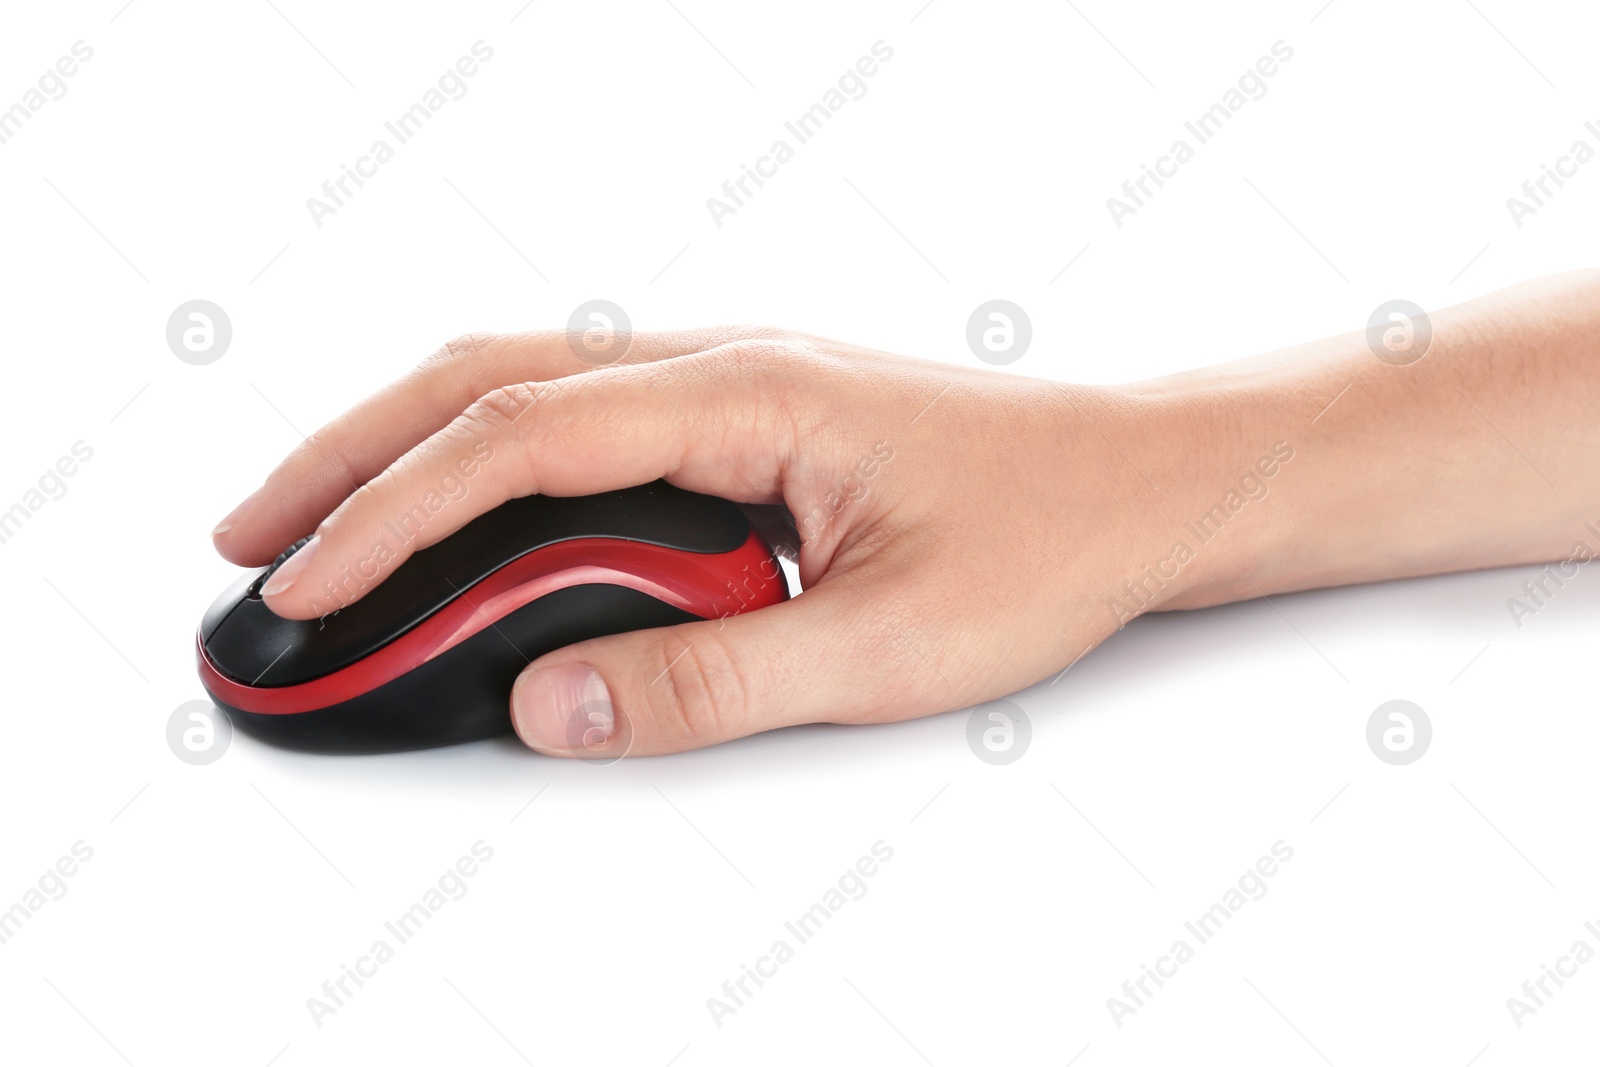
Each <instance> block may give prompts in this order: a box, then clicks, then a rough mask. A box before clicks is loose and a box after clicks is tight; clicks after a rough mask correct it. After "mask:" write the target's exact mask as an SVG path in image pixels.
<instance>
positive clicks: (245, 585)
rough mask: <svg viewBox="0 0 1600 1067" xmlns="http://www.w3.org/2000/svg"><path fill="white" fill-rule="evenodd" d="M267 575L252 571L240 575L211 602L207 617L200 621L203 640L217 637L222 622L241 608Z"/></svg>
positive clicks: (204, 616)
mask: <svg viewBox="0 0 1600 1067" xmlns="http://www.w3.org/2000/svg"><path fill="white" fill-rule="evenodd" d="M265 574H266V571H251V572H248V573H245V574H241V575H239V576H238V577H237V578H235V579H234V580H233V582H232V583H231V584H229V586H228V588H226V589H224V590H223V591H222V595H221V596H219V597H217V599H216V600H214V601H212V602H211V606H210V607H209V608H207V609H206V613H205V615H203V616H202V617H201V619H200V637H201V640H204V641H209V640H211V638H212V637H213V636H215V634H216V632H217V627H219V626H221V625H222V620H223V619H226V618H227V617H228V615H229V614H230V613H232V611H233V609H234V608H236V607H238V606H239V602H240V601H241V600H243V599H244V598H245V596H246V595H247V594H248V593H249V591H250V588H251V587H252V586H253V585H255V584H256V583H257V582H258V581H260V580H261V579H262V576H263V575H265Z"/></svg>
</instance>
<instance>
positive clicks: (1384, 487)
mask: <svg viewBox="0 0 1600 1067" xmlns="http://www.w3.org/2000/svg"><path fill="white" fill-rule="evenodd" d="M1431 323H1432V330H1433V338H1432V343H1431V346H1430V347H1429V348H1427V350H1426V352H1425V354H1423V355H1422V357H1421V358H1420V359H1417V360H1416V361H1415V362H1410V363H1408V364H1406V365H1394V363H1393V362H1386V361H1384V360H1380V359H1379V358H1377V357H1376V356H1375V355H1374V352H1373V350H1372V349H1371V348H1369V345H1368V339H1367V336H1366V334H1365V333H1356V334H1351V335H1347V336H1343V337H1335V338H1330V339H1328V340H1324V341H1318V342H1314V343H1311V344H1307V345H1303V346H1300V347H1297V348H1293V349H1289V350H1286V351H1283V352H1279V353H1275V354H1271V355H1265V356H1258V357H1254V358H1251V359H1246V360H1241V361H1238V362H1233V363H1225V364H1221V365H1218V366H1213V367H1207V368H1204V369H1200V370H1195V371H1190V372H1186V373H1183V374H1178V375H1173V376H1170V377H1166V378H1160V379H1156V380H1152V381H1146V382H1139V383H1135V384H1130V385H1122V386H1081V385H1070V384H1061V383H1056V382H1045V381H1037V380H1033V379H1028V378H1022V377H1017V376H1012V375H1006V374H999V373H995V372H989V371H981V370H970V369H964V368H959V367H950V366H945V365H943V364H937V363H927V362H922V361H918V360H914V359H907V358H904V357H900V356H894V355H889V354H887V353H883V352H877V351H872V350H869V349H864V348H858V347H856V346H853V345H849V344H843V343H840V342H836V341H829V340H825V339H822V338H817V337H810V336H806V335H803V334H798V333H792V332H787V331H776V330H766V329H750V328H726V329H718V330H704V331H690V332H683V333H664V334H651V335H643V334H640V335H636V336H635V337H634V338H633V339H632V345H631V347H630V348H629V349H628V352H627V355H626V357H625V358H624V359H622V360H621V361H619V362H618V363H616V364H614V365H609V366H605V367H599V368H596V367H594V366H591V364H590V363H588V362H586V361H585V360H584V359H580V358H578V356H577V355H575V352H574V349H573V348H572V347H571V346H569V344H568V339H567V337H566V336H565V335H562V334H556V333H551V334H527V335H521V336H513V337H467V338H464V339H462V340H460V341H458V342H453V343H451V344H448V345H445V346H444V347H443V348H441V349H440V350H439V351H438V352H437V353H435V354H434V355H432V356H430V357H429V358H428V359H427V360H425V361H424V362H423V363H422V364H421V365H420V366H419V367H418V368H417V369H416V370H415V371H413V372H412V373H411V374H409V375H407V376H406V377H405V378H403V379H401V380H400V381H398V382H395V383H394V384H392V385H390V386H389V387H388V388H386V389H384V390H383V391H381V392H379V393H378V394H377V395H375V396H373V397H372V398H370V399H369V400H367V401H365V402H364V403H362V404H361V405H359V406H357V407H356V408H354V409H353V410H352V411H350V412H348V413H347V414H345V415H343V416H341V417H340V418H339V419H337V420H335V421H334V422H333V423H331V424H329V425H328V426H326V427H324V428H323V429H321V430H319V431H318V432H317V433H315V434H313V435H312V436H311V438H309V439H308V440H307V441H306V442H304V443H303V444H302V445H301V446H300V447H298V448H296V449H295V450H294V452H292V453H291V454H290V455H289V457H288V458H287V459H286V460H284V462H283V463H282V464H281V465H280V466H279V467H278V468H277V469H276V470H275V471H273V473H272V474H271V476H270V477H269V478H268V479H267V481H266V484H265V485H264V486H263V487H262V488H261V489H260V490H258V491H257V492H256V493H254V494H252V495H251V496H250V497H249V498H248V499H247V500H246V501H245V502H244V503H243V504H241V505H240V506H239V507H238V508H237V509H235V511H234V512H233V513H232V514H230V515H229V516H228V517H227V518H226V519H225V520H223V522H222V524H221V525H219V526H218V528H217V530H216V532H215V534H214V539H215V543H216V546H217V549H218V551H219V552H221V554H222V555H223V556H225V557H226V558H227V559H229V560H231V561H233V562H234V563H238V564H241V565H245V566H261V565H264V564H266V563H269V562H270V561H271V560H272V559H273V557H274V556H276V555H277V554H278V553H279V552H280V551H281V550H282V549H283V547H284V546H285V545H288V544H290V543H291V542H293V541H295V540H296V539H298V538H300V537H303V536H306V535H309V534H312V533H315V534H316V535H317V540H316V541H315V542H313V544H312V545H311V546H308V547H307V549H304V550H302V551H300V552H299V553H297V554H296V555H295V556H293V557H292V558H291V560H290V561H289V562H288V563H287V564H285V565H284V566H283V567H282V568H280V569H279V571H278V572H277V573H276V574H275V575H274V580H273V581H272V582H271V583H269V585H268V586H267V588H266V590H265V599H266V601H267V604H268V605H269V606H270V607H271V608H272V610H273V611H275V612H277V613H278V614H280V615H283V616H285V617H288V618H299V619H304V618H315V617H317V616H320V615H323V614H326V613H327V612H329V611H331V610H333V609H334V608H336V607H338V606H339V601H338V600H336V599H334V598H331V597H329V596H328V595H327V594H326V593H325V592H324V589H325V586H324V583H325V582H331V581H334V580H337V579H338V578H339V577H340V576H341V573H343V572H341V567H353V566H356V565H357V564H358V563H359V562H360V561H361V560H362V559H363V558H365V557H368V556H369V555H370V546H371V545H372V544H373V543H374V542H375V541H376V540H377V539H378V530H379V529H380V527H382V525H383V524H384V523H385V522H386V521H389V520H390V519H392V518H394V517H397V516H400V515H402V514H403V513H405V512H407V511H408V510H409V509H410V508H411V507H412V506H413V505H414V504H415V503H417V502H418V501H419V500H420V499H422V497H423V496H424V494H427V493H428V492H429V490H437V488H438V487H439V486H440V484H441V481H444V480H446V479H448V478H449V476H450V475H451V474H452V473H453V472H454V471H455V470H456V469H457V465H458V464H460V463H461V462H462V461H463V460H465V459H467V458H468V457H471V456H474V455H476V456H479V457H481V456H482V454H483V450H484V449H485V448H489V449H492V458H491V459H489V460H487V461H484V462H481V463H479V464H478V465H477V467H476V470H475V473H474V474H473V476H472V477H471V479H470V481H469V482H468V485H469V489H468V491H467V492H466V493H465V495H462V496H460V498H459V499H456V500H452V501H450V502H449V503H448V504H446V506H445V507H444V508H443V509H442V510H440V511H439V512H438V513H437V514H436V515H434V516H433V517H432V518H431V519H430V520H429V522H428V524H427V525H426V526H425V527H424V529H423V531H422V533H421V535H420V536H418V537H417V538H416V539H415V540H413V541H412V542H411V543H410V544H409V545H405V546H402V547H401V548H400V549H399V551H398V552H396V553H395V554H394V555H393V556H392V558H390V559H388V560H387V562H385V563H384V564H383V565H382V566H381V567H377V570H376V573H375V575H374V576H373V577H372V578H370V579H369V580H366V581H364V583H358V584H360V585H361V588H359V589H354V590H350V589H349V585H348V584H347V591H346V592H345V593H344V594H343V596H344V598H345V599H346V600H349V599H351V598H353V597H354V596H357V595H361V594H364V593H365V592H366V591H369V590H370V588H371V587H372V586H373V585H376V584H377V582H379V581H381V580H382V578H383V576H385V575H387V574H388V573H390V572H391V571H392V570H393V569H394V567H395V566H397V565H398V564H399V563H400V562H401V561H402V560H403V559H404V558H405V555H407V554H409V552H410V551H414V550H415V549H418V548H422V547H425V546H427V545H429V544H432V543H433V542H435V541H437V540H439V539H441V538H443V537H445V536H447V535H449V534H450V533H451V532H452V531H454V530H456V529H458V528H459V527H460V526H462V525H463V524H465V523H466V522H467V521H468V520H470V519H472V518H473V517H475V516H477V515H479V514H481V513H483V512H484V511H487V510H489V509H490V508H492V507H494V506H495V505H497V504H499V503H501V502H502V501H504V500H506V499H509V498H513V497H519V496H524V495H527V494H530V493H546V494H551V495H556V496H570V495H577V494H585V493H594V492H600V491H603V490H608V489H617V488H622V487H626V486H630V485H637V484H640V483H643V482H647V481H650V480H652V479H654V478H658V477H664V478H666V479H667V480H668V481H670V482H672V483H674V484H675V485H679V486H682V487H684V488H687V489H692V490H697V491H699V492H704V493H711V494H715V495H718V496H723V497H727V498H729V499H732V500H736V501H740V502H742V503H744V504H748V505H754V506H756V507H757V509H758V510H757V512H756V514H757V515H758V516H760V517H761V518H762V519H763V520H770V519H771V517H772V516H773V515H774V514H777V515H782V516H783V517H785V518H788V516H791V515H792V516H793V519H792V520H791V521H792V522H793V525H792V526H790V527H789V542H790V544H789V546H788V547H790V548H791V549H793V548H797V549H798V560H797V562H798V566H799V572H800V580H801V583H802V586H803V588H804V590H805V591H804V592H803V593H802V594H800V595H799V596H797V597H796V598H794V599H793V600H791V601H789V602H787V603H784V604H781V605H778V606H775V607H770V608H763V609H760V610H757V611H753V612H750V613H748V614H745V615H741V616H737V617H735V618H731V619H727V620H720V621H719V620H712V621H706V622H696V623H690V624H687V625H683V626H675V627H671V628H667V629H659V630H648V631H641V632H637V633H630V634H623V635H619V636H615V637H607V638H601V639H599V640H594V641H586V642H583V643H580V644H577V645H572V646H569V647H567V648H563V649H560V650H558V651H556V652H552V653H550V654H549V655H547V656H545V657H543V658H541V659H540V660H538V661H537V662H535V663H534V664H532V665H531V666H530V667H529V668H528V669H527V670H526V671H525V672H524V673H523V675H522V677H521V678H520V679H519V680H518V682H517V685H516V688H515V690H514V692H513V695H512V717H513V721H514V722H515V724H516V729H517V732H518V734H519V735H520V736H521V737H522V739H523V740H524V741H525V742H526V743H527V744H528V745H530V746H531V747H533V748H534V749H537V750H538V751H540V752H544V753H547V754H550V755H557V756H570V755H580V756H590V757H606V756H610V755H616V754H619V753H620V752H621V751H624V750H625V751H629V752H631V753H632V754H635V755H639V754H657V753H667V752H676V751H681V750H684V749H690V748H697V747H700V746H703V745H710V744H715V743H718V742H721V741H726V740H729V739H731V738H736V737H741V736H744V735H747V734H751V733H755V732H758V731H762V730H768V729H772V728H774V727H779V726H788V725H792V724H797V723H809V722H844V723H863V722H885V721H893V720H899V719H907V718H913V717H917V716H921V715H928V714H932V713H936V712H941V711H947V710H951V709H956V708H963V707H968V706H971V705H973V704H975V703H979V702H982V701H985V700H990V699H994V698H996V697H1000V696H1003V695H1005V694H1008V693H1011V692H1014V691H1016V690H1018V689H1021V688H1023V687H1026V686H1028V685H1030V684H1032V683H1034V682H1037V681H1039V680H1041V679H1043V678H1047V677H1051V676H1053V675H1055V674H1056V673H1057V672H1059V671H1061V670H1063V669H1064V668H1066V667H1067V666H1069V665H1070V664H1072V663H1074V662H1076V661H1077V659H1078V658H1079V657H1081V656H1082V655H1083V654H1084V653H1086V652H1087V651H1089V650H1090V649H1092V648H1093V647H1094V646H1095V645H1097V644H1099V643H1100V642H1101V641H1103V640H1105V639H1106V638H1107V637H1109V636H1110V635H1111V634H1113V633H1115V632H1116V630H1117V629H1118V628H1119V627H1120V626H1121V625H1123V624H1125V623H1126V621H1128V619H1130V618H1132V617H1134V616H1135V615H1137V614H1141V613H1143V612H1144V611H1152V610H1170V609H1181V608H1199V607H1204V606H1207V605H1212V604H1221V603H1226V602H1229V601H1234V600H1241V599H1248V598H1252V597H1258V596H1270V595H1272V594H1274V593H1283V592H1289V591H1293V590H1301V589H1313V588H1318V587H1324V586H1331V585H1341V584H1348V583H1357V582H1373V581H1380V580H1384V579H1392V578H1403V577H1410V576H1416V575H1426V574H1438V573H1442V572H1447V571H1456V570H1464V569H1471V568H1481V567H1496V566H1505V565H1511V564H1528V563H1540V562H1546V561H1554V560H1565V559H1568V558H1570V557H1572V556H1573V555H1574V550H1575V546H1576V545H1577V544H1578V543H1579V542H1586V543H1587V544H1590V545H1594V544H1596V543H1597V540H1600V535H1595V534H1591V533H1590V532H1589V531H1588V530H1586V529H1585V527H1584V523H1585V522H1586V521H1589V520H1594V521H1596V522H1597V523H1600V464H1596V463H1595V461H1594V453H1595V449H1596V447H1597V446H1600V421H1597V420H1596V419H1595V418H1594V417H1593V413H1594V412H1595V411H1596V410H1600V361H1597V359H1596V357H1597V356H1600V342H1597V341H1596V340H1595V338H1596V337H1597V336H1600V271H1583V272H1576V273H1571V274H1564V275H1558V276H1554V277H1550V278H1545V279H1541V280H1538V281H1534V282H1529V283H1526V284H1523V285H1519V286H1517V287H1514V288H1512V289H1508V290H1505V291H1502V292H1499V293H1495V294H1492V295H1490V296H1487V297H1484V298H1482V299H1479V300H1476V301H1473V302H1471V303H1469V304H1465V305H1461V306H1459V307H1455V308H1450V309H1447V310H1444V311H1438V312H1434V313H1432V314H1431ZM1417 351H1419V349H1416V348H1413V350H1412V354H1415V352H1417ZM1391 358H1394V357H1391ZM474 449H477V450H478V451H477V452H476V453H475V452H474ZM1269 468H1270V473H1268V471H1269ZM357 487H359V488H357ZM1230 493H1232V494H1234V495H1233V496H1231V497H1230V496H1229V494H1230ZM778 505H786V506H787V509H788V510H787V512H783V511H781V510H780V509H779V508H777V506H778ZM1214 507H1216V508H1217V510H1215V511H1213V508H1214ZM1207 515H1211V516H1212V518H1211V519H1210V520H1209V522H1210V524H1209V525H1202V524H1199V523H1200V520H1201V519H1202V517H1204V516H1207ZM768 528H771V527H770V525H769V527H768ZM796 534H798V536H795V535H796ZM390 540H391V541H392V540H393V539H392V538H391V539H390ZM1180 544H1181V545H1183V546H1185V548H1186V549H1187V551H1186V552H1181V553H1179V552H1175V548H1176V547H1177V546H1179V545H1180ZM372 566H376V565H375V564H374V565H372ZM370 570H371V567H369V572H370Z"/></svg>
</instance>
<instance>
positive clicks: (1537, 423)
mask: <svg viewBox="0 0 1600 1067" xmlns="http://www.w3.org/2000/svg"><path fill="white" fill-rule="evenodd" d="M1431 319H1432V328H1433V340H1432V344H1431V347H1430V348H1429V349H1428V351H1427V354H1426V355H1425V356H1424V357H1423V358H1422V359H1420V360H1419V361H1417V362H1416V363H1413V364H1410V365H1405V366H1394V365H1391V364H1389V363H1385V362H1383V361H1380V360H1379V359H1378V358H1377V357H1375V356H1374V355H1373V353H1372V351H1371V350H1370V349H1369V347H1368V344H1367V338H1366V335H1365V334H1353V335H1348V336H1344V337H1338V338H1333V339H1330V340H1327V341H1320V342H1316V343H1314V344H1310V345H1304V346H1300V347H1298V348H1295V349H1291V350H1289V351H1286V352H1282V353H1275V354H1273V355H1269V356H1262V357H1256V358H1253V359H1248V360H1242V361H1239V362H1236V363H1229V364H1223V365H1220V366H1216V367H1210V368H1205V369H1202V370H1199V371H1194V372H1189V373H1185V374H1180V375H1176V376H1173V377H1170V378H1163V379H1158V380H1155V381H1151V382H1145V383H1140V384H1137V385H1134V386H1130V387H1128V389H1127V391H1126V393H1125V396H1126V397H1127V398H1128V400H1129V401H1130V402H1131V403H1132V404H1133V405H1136V406H1137V407H1138V408H1139V409H1141V410H1142V411H1143V412H1144V418H1145V419H1146V420H1147V421H1150V420H1149V416H1150V414H1151V413H1159V415H1158V417H1156V418H1155V419H1154V420H1153V421H1152V424H1155V425H1161V426H1165V427H1169V428H1176V429H1175V431H1174V432H1172V433H1170V434H1169V437H1170V438H1171V440H1170V441H1169V443H1168V444H1167V445H1166V448H1167V449H1168V451H1167V454H1166V455H1165V457H1164V461H1163V460H1162V458H1161V457H1155V456H1149V455H1148V451H1149V449H1150V448H1160V447H1162V446H1161V445H1159V444H1156V443H1150V444H1148V445H1147V447H1146V449H1145V462H1147V463H1148V464H1149V468H1150V469H1152V470H1156V471H1163V472H1167V473H1168V479H1167V480H1168V481H1170V482H1171V483H1173V484H1170V485H1169V486H1167V487H1166V491H1165V492H1160V493H1159V495H1158V496H1157V497H1156V503H1155V507H1156V509H1157V510H1158V511H1159V512H1161V513H1162V515H1163V518H1164V519H1165V520H1168V521H1170V522H1171V525H1172V529H1173V536H1174V537H1175V538H1184V537H1187V538H1188V540H1189V542H1191V547H1192V549H1193V558H1192V561H1191V562H1190V563H1189V564H1188V565H1186V566H1185V567H1184V568H1183V571H1182V577H1181V578H1179V579H1178V580H1176V581H1173V582H1172V583H1170V584H1169V586H1168V588H1167V589H1166V590H1164V595H1163V597H1162V598H1161V601H1160V604H1159V606H1161V607H1170V608H1190V607H1200V606H1204V605H1207V604H1216V603H1224V602H1227V601H1231V600H1238V599H1244V598H1248V597H1252V596H1256V595H1261V594H1266V595H1271V594H1273V593H1277V592H1287V591H1292V590H1297V589H1310V588H1318V587H1322V586H1332V585H1344V584H1351V583H1356V582H1370V581H1379V580H1383V579H1389V578H1402V577H1409V576H1415V575H1424V574H1436V573H1442V572H1447V571H1455V570H1465V569H1472V568H1479V567H1492V566H1505V565H1511V564H1518V563H1535V562H1544V561H1550V560H1558V559H1567V558H1570V557H1571V556H1573V555H1574V553H1575V548H1576V546H1577V545H1578V543H1579V542H1584V543H1586V544H1587V546H1588V549H1589V550H1591V551H1594V552H1596V553H1600V533H1597V532H1595V531H1594V530H1591V529H1589V528H1588V527H1586V525H1585V524H1586V523H1588V522H1590V521H1593V522H1595V524H1596V527H1597V528H1600V463H1597V462H1596V459H1597V455H1600V271H1585V272H1577V273H1571V274H1564V275H1558V276H1554V277H1551V278H1546V279H1541V280H1538V281H1535V282H1530V283H1527V284H1524V285H1520V286H1517V287H1514V288H1512V289H1508V290H1504V291H1502V292H1500V293H1496V294H1493V295H1491V296H1488V297H1485V298H1483V299H1481V300H1478V301H1474V302H1472V303H1470V304H1466V305H1462V306H1459V307H1455V308H1449V309H1446V310H1442V311H1439V312H1435V313H1433V314H1432V316H1431ZM1275 448H1276V449H1277V450H1278V452H1279V453H1282V452H1284V451H1285V450H1287V449H1292V450H1293V452H1292V457H1291V458H1290V459H1288V460H1287V461H1286V462H1281V461H1280V462H1268V463H1267V464H1265V465H1262V467H1261V468H1258V464H1260V461H1261V459H1262V458H1263V457H1272V456H1273V455H1274V449H1275ZM1130 458H1133V456H1130ZM1134 461H1135V462H1139V460H1138V459H1134ZM1270 467H1275V468H1276V469H1275V471H1274V472H1273V473H1272V474H1271V475H1270V476H1264V475H1263V474H1262V473H1261V469H1264V468H1270ZM1252 470H1256V476H1255V478H1254V479H1252V480H1249V481H1247V482H1246V485H1247V486H1248V487H1249V488H1251V489H1252V490H1254V486H1255V484H1256V483H1259V484H1260V486H1261V487H1262V488H1261V489H1260V490H1254V491H1256V492H1260V493H1261V494H1262V495H1260V496H1259V498H1257V499H1251V497H1250V494H1249V493H1246V492H1244V491H1243V490H1241V489H1240V488H1239V486H1240V482H1241V478H1242V476H1243V475H1245V474H1246V473H1247V472H1250V471H1252ZM1185 481H1187V482H1188V483H1189V484H1187V485H1185V484H1183V483H1184V482H1185ZM1157 489H1158V491H1159V490H1160V489H1161V487H1160V486H1159V485H1158V486H1157ZM1229 492H1234V493H1235V494H1236V495H1235V496H1234V497H1233V498H1232V501H1231V502H1232V503H1238V502H1239V501H1240V500H1243V505H1242V506H1241V507H1239V509H1238V510H1237V511H1229V510H1228V509H1227V508H1226V507H1224V509H1223V513H1226V519H1225V520H1224V519H1223V518H1222V517H1221V516H1222V514H1223V513H1219V512H1216V511H1215V510H1214V509H1215V507H1216V506H1217V505H1218V504H1219V503H1221V502H1223V501H1224V500H1226V499H1228V498H1227V494H1228V493H1229ZM1206 514H1212V515H1213V516H1214V518H1213V519H1212V521H1211V522H1209V523H1200V522H1199V519H1200V517H1201V516H1202V515H1206ZM1152 606H1154V605H1152Z"/></svg>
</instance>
